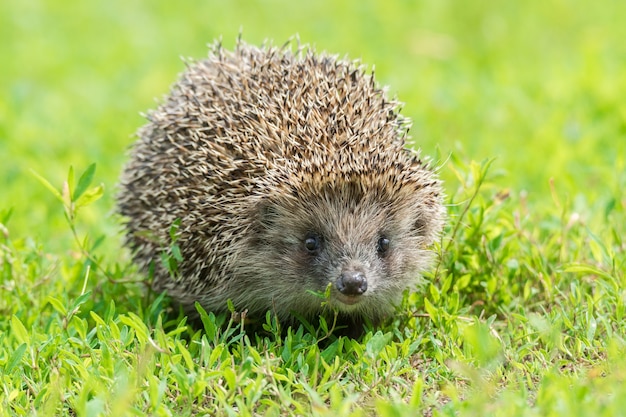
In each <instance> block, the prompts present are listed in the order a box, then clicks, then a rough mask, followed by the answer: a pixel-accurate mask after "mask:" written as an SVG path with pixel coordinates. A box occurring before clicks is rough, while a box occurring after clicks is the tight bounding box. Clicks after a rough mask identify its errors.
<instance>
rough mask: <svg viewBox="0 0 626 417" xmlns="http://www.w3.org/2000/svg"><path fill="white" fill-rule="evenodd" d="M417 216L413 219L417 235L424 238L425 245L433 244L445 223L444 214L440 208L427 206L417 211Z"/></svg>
mask: <svg viewBox="0 0 626 417" xmlns="http://www.w3.org/2000/svg"><path fill="white" fill-rule="evenodd" d="M416 214H417V216H416V217H414V218H413V219H414V220H413V231H414V233H415V235H417V236H419V237H421V238H422V239H424V240H423V241H424V245H425V246H429V245H431V244H432V243H433V242H434V241H435V239H437V236H438V234H439V232H440V231H441V227H442V224H443V219H442V218H443V214H442V213H441V212H440V211H438V210H436V209H435V210H428V209H426V208H425V207H423V206H422V207H420V209H419V210H417V212H416Z"/></svg>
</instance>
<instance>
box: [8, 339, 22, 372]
mask: <svg viewBox="0 0 626 417" xmlns="http://www.w3.org/2000/svg"><path fill="white" fill-rule="evenodd" d="M24 352H26V343H22V344H21V345H19V346H18V347H17V349H15V351H13V354H12V355H11V357H10V358H9V360H8V361H7V364H6V366H5V367H4V372H5V374H7V375H8V374H9V373H10V372H11V370H12V369H13V368H14V367H15V365H17V364H18V363H19V362H20V361H21V360H22V357H23V356H24Z"/></svg>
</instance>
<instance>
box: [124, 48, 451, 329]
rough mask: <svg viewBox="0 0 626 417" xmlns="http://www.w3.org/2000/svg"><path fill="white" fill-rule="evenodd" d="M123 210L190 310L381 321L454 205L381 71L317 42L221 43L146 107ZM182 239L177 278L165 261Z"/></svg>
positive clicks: (143, 254) (133, 241)
mask: <svg viewBox="0 0 626 417" xmlns="http://www.w3.org/2000/svg"><path fill="white" fill-rule="evenodd" d="M148 120H149V123H148V124H147V125H146V126H144V127H143V128H142V129H141V130H140V131H139V140H138V142H137V143H136V144H135V146H134V149H133V152H132V157H131V160H130V162H129V163H128V165H127V166H126V169H125V171H124V173H123V176H122V181H121V192H120V194H119V211H120V213H121V214H122V215H124V216H125V217H126V218H127V223H126V228H127V232H128V235H127V242H128V244H129V246H130V247H131V249H132V250H133V251H134V254H135V259H136V261H137V262H138V263H139V264H140V265H141V266H143V267H145V268H146V270H148V268H153V271H154V282H153V285H154V287H155V289H156V290H159V291H160V290H166V291H167V293H168V294H169V295H170V296H171V297H172V298H173V299H174V300H175V301H176V302H177V303H178V304H180V305H182V306H183V307H184V308H185V309H186V310H187V311H188V312H190V313H192V312H194V311H195V309H194V303H195V302H196V301H197V302H199V303H200V304H201V305H202V306H203V307H204V308H205V309H207V310H210V311H215V312H220V311H224V310H226V308H227V300H228V299H230V300H231V301H232V302H233V304H234V306H235V308H236V309H238V310H239V311H244V310H247V311H248V315H249V316H250V315H256V316H260V315H264V314H265V312H266V311H268V310H269V311H273V312H274V313H275V314H276V315H277V316H278V317H279V318H280V319H288V318H289V317H292V313H296V314H297V315H300V316H303V317H307V318H312V317H314V316H316V315H319V314H320V313H322V309H323V308H322V302H323V301H324V300H323V299H322V298H320V297H319V295H316V294H315V293H316V292H317V293H324V291H325V290H326V289H327V287H329V285H330V299H329V302H328V303H327V304H326V306H327V307H326V308H328V307H331V309H333V310H336V311H338V312H339V313H340V315H342V316H345V317H348V318H351V319H354V321H355V322H356V321H361V320H362V319H366V320H371V321H372V322H378V321H380V320H381V319H382V318H383V317H385V316H386V315H388V314H389V313H390V312H392V311H393V307H394V305H395V304H396V303H397V302H398V301H399V300H400V298H401V295H402V292H403V290H405V289H407V288H411V287H413V286H414V285H415V284H416V282H418V280H419V276H420V272H422V271H423V270H424V268H426V267H427V266H428V263H429V259H430V258H431V256H430V252H429V251H428V247H429V246H430V245H431V244H432V243H433V241H434V239H435V238H436V236H437V235H438V233H439V232H440V229H441V227H442V223H443V216H444V210H443V207H442V193H441V187H440V183H439V181H438V180H437V179H436V177H435V175H434V174H433V172H432V170H431V169H430V168H429V167H428V166H427V165H426V164H424V163H422V161H421V160H420V159H419V158H418V155H417V154H415V153H413V152H412V151H410V150H408V149H405V147H404V146H405V137H406V131H407V128H408V127H407V121H406V119H404V118H403V117H401V116H400V115H399V114H398V103H397V102H396V101H394V100H388V99H387V98H386V97H385V94H384V92H383V91H382V90H381V89H379V88H378V87H377V86H376V84H375V82H374V80H373V76H372V75H368V74H365V73H364V71H363V70H362V68H360V67H358V66H355V65H354V64H353V63H350V62H347V61H344V60H338V59H336V58H335V57H330V56H326V55H318V54H315V53H313V52H311V51H308V52H302V51H298V52H297V53H293V52H291V51H290V50H281V49H276V48H272V47H265V48H255V47H252V46H248V45H245V44H243V43H240V44H239V45H238V47H237V48H236V50H235V51H234V52H227V51H224V50H222V49H221V48H220V47H215V48H214V50H213V51H212V53H211V54H210V56H209V58H208V59H206V60H203V61H200V62H196V63H193V64H190V65H189V66H188V69H187V71H185V72H184V73H183V75H182V77H181V79H180V80H179V81H178V83H177V84H175V85H174V87H173V88H172V91H171V93H170V95H169V96H168V97H167V99H166V100H165V102H164V103H163V104H162V105H161V106H160V107H159V108H158V109H157V110H155V111H152V112H151V113H149V115H148ZM177 220H178V221H179V222H180V224H179V227H178V231H177V238H176V242H175V243H176V245H177V246H178V247H179V248H180V252H181V254H182V260H181V261H180V262H179V263H178V270H177V273H176V274H175V276H172V274H171V273H170V272H171V271H168V269H167V268H166V267H165V266H164V264H163V262H161V257H162V254H163V253H164V251H165V253H167V252H168V251H169V250H170V249H171V245H172V243H171V238H170V229H171V226H172V224H174V222H175V221H177Z"/></svg>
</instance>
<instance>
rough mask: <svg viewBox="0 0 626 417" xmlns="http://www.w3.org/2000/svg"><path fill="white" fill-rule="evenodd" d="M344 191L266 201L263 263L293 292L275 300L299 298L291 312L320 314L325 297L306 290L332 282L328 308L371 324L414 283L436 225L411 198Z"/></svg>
mask: <svg viewBox="0 0 626 417" xmlns="http://www.w3.org/2000/svg"><path fill="white" fill-rule="evenodd" d="M343 191H344V192H340V191H338V190H331V191H330V192H328V193H326V194H325V195H318V196H314V198H299V199H298V200H297V201H296V202H295V203H294V202H293V201H292V202H290V203H289V204H284V205H283V204H280V203H278V204H272V205H268V206H266V207H265V208H264V212H263V215H262V220H261V228H260V229H259V232H260V233H261V234H262V236H261V238H260V240H257V242H259V243H262V245H264V250H263V252H264V261H262V262H264V263H265V265H269V264H271V265H274V266H275V269H276V270H275V276H274V278H273V279H275V280H276V279H277V280H280V286H281V288H282V289H287V288H288V290H287V291H288V292H290V293H291V294H284V297H283V298H282V299H275V300H273V303H274V304H276V303H279V304H281V303H283V302H284V303H287V302H288V301H292V300H297V304H295V305H293V306H290V307H291V309H292V310H296V311H298V312H299V313H300V314H308V313H312V312H315V311H317V312H319V310H320V305H321V302H322V301H323V300H322V299H320V298H319V297H318V296H315V295H313V294H311V293H312V292H317V293H324V292H325V290H326V289H327V288H328V287H330V300H329V304H330V306H331V307H332V308H334V309H336V310H338V311H339V312H342V313H348V314H356V315H360V316H363V317H366V318H370V319H372V320H374V321H377V320H378V319H380V318H381V317H383V316H385V315H387V314H389V313H390V312H391V311H392V310H393V307H394V304H396V303H397V302H399V300H400V298H401V296H402V292H403V291H404V290H405V289H407V288H411V287H414V286H415V284H416V282H417V281H418V280H419V273H420V272H421V271H422V270H423V269H424V268H425V267H426V266H427V265H428V261H429V259H430V257H431V256H430V252H429V251H428V250H427V246H429V245H430V244H431V243H432V238H433V236H432V233H431V231H429V230H430V229H432V228H433V227H437V226H436V225H431V223H432V222H433V221H434V220H432V219H430V218H428V213H427V212H426V211H423V210H421V208H420V207H421V206H420V204H419V201H417V200H415V201H414V200H413V197H411V201H408V200H407V201H403V202H402V204H398V202H397V201H385V200H384V199H382V198H381V196H380V195H376V194H375V193H368V194H367V195H365V196H362V195H359V194H358V193H354V192H353V191H350V190H348V189H346V190H343ZM417 198H419V196H417ZM405 200H406V199H405ZM437 221H438V219H437ZM293 293H300V294H301V296H299V297H293ZM303 300H308V301H307V302H304V301H303ZM281 307H282V306H281ZM285 307H287V306H285Z"/></svg>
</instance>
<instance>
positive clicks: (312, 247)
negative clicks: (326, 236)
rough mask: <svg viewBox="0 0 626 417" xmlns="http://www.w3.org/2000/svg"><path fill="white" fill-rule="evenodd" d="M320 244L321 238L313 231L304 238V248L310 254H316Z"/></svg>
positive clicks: (318, 251)
mask: <svg viewBox="0 0 626 417" xmlns="http://www.w3.org/2000/svg"><path fill="white" fill-rule="evenodd" d="M321 246H322V238H321V237H320V236H319V235H317V234H314V233H310V234H308V235H307V236H306V238H305V239H304V249H306V251H307V252H309V253H310V254H311V255H318V254H319V253H320V248H321Z"/></svg>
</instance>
